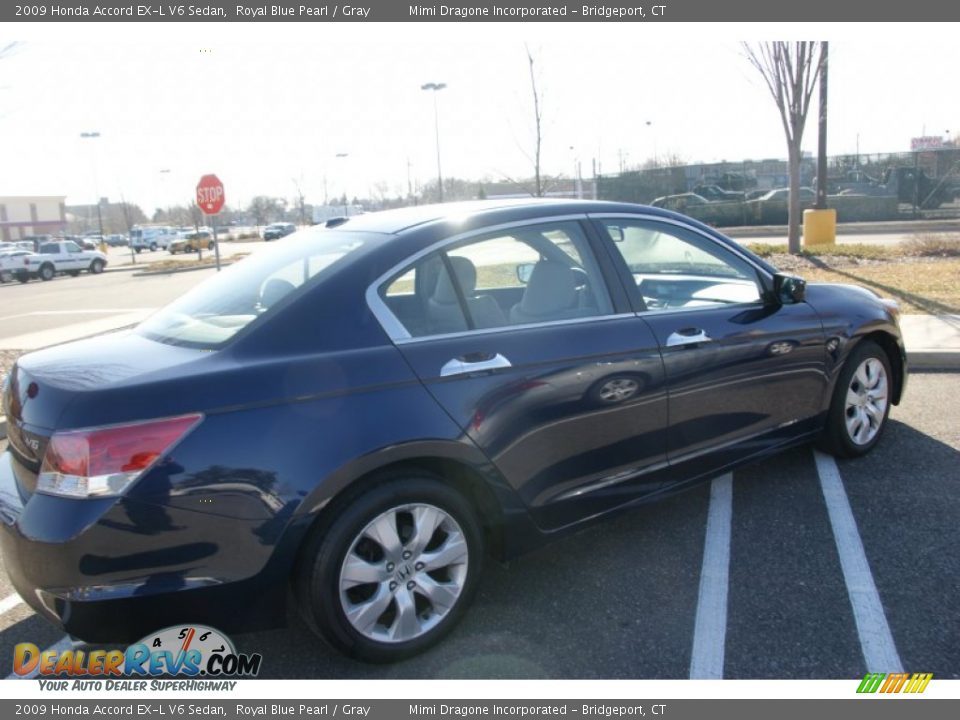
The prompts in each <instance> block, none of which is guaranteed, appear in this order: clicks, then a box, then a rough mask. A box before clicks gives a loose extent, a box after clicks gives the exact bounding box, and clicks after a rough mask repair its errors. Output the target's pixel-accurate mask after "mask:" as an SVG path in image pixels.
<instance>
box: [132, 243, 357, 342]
mask: <svg viewBox="0 0 960 720" xmlns="http://www.w3.org/2000/svg"><path fill="white" fill-rule="evenodd" d="M302 235H303V236H304V237H303V240H302V241H301V242H298V243H293V244H278V245H271V246H269V247H265V248H263V249H261V250H258V251H257V252H256V253H255V254H253V255H251V256H250V257H248V258H245V259H244V260H242V261H240V262H238V263H235V264H233V265H231V266H230V267H228V268H227V269H226V270H224V271H223V272H221V273H218V274H217V275H215V276H213V277H211V278H209V279H208V280H205V281H204V282H202V283H201V284H200V285H198V286H196V287H195V288H194V289H193V290H191V291H190V292H188V293H187V294H186V295H184V296H183V297H181V298H180V299H179V300H176V301H175V302H173V303H171V304H170V305H167V306H166V307H165V308H163V309H162V310H160V311H159V312H157V313H155V314H154V315H152V316H150V317H149V318H147V319H146V320H145V321H144V322H142V323H141V324H140V325H139V326H137V330H136V332H137V333H139V334H140V335H143V336H144V337H147V338H150V339H151V340H156V341H158V342H162V343H167V344H169V345H183V346H186V347H195V348H201V349H215V348H218V347H220V346H222V345H223V344H224V343H226V342H227V341H229V340H230V339H231V338H232V337H233V336H234V335H236V334H237V333H238V332H239V331H240V330H242V329H243V328H245V327H247V326H248V325H250V324H251V323H253V322H256V321H257V320H258V319H260V318H262V317H264V316H266V315H269V314H270V313H271V312H274V311H275V309H276V308H277V307H279V306H280V305H281V303H282V301H283V300H284V299H285V298H286V297H287V296H289V295H292V294H293V293H296V292H298V291H299V290H300V289H301V288H303V287H305V286H306V285H308V284H313V283H316V282H319V281H320V280H321V278H322V277H324V276H326V275H328V274H329V273H331V272H334V271H335V269H336V267H337V265H339V264H340V263H341V261H343V260H344V258H346V257H347V256H349V255H351V254H353V253H356V252H357V251H358V250H360V248H362V247H364V246H365V245H366V244H367V243H368V242H370V241H371V239H372V238H373V237H375V236H372V235H362V234H360V233H337V232H333V231H330V230H324V229H321V228H316V229H311V230H306V231H304V232H303V233H302Z"/></svg>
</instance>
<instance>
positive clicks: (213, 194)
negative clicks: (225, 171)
mask: <svg viewBox="0 0 960 720" xmlns="http://www.w3.org/2000/svg"><path fill="white" fill-rule="evenodd" d="M225 199H226V196H225V195H224V194H223V183H222V182H220V178H218V177H217V176H216V175H204V176H203V177H202V178H200V182H198V183H197V207H199V208H200V210H201V211H203V214H204V215H216V214H217V213H218V212H220V211H221V210H222V209H223V203H224V200H225Z"/></svg>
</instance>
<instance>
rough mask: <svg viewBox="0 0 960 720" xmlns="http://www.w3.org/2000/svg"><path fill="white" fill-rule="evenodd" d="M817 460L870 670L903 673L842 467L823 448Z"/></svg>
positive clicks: (835, 538)
mask: <svg viewBox="0 0 960 720" xmlns="http://www.w3.org/2000/svg"><path fill="white" fill-rule="evenodd" d="M814 460H815V461H816V464H817V474H818V475H819V476H820V487H821V489H822V490H823V497H824V499H825V500H826V502H827V512H828V513H829V515H830V525H831V526H832V527H833V537H834V540H836V543H837V553H838V554H839V555H840V568H841V569H842V570H843V579H844V581H845V582H846V583H847V594H848V595H849V596H850V605H851V606H852V607H853V619H854V621H855V622H856V624H857V634H858V635H859V636H860V648H861V649H862V651H863V659H864V661H865V662H866V664H867V672H871V673H874V672H886V673H898V672H903V665H902V664H901V662H900V655H899V653H898V652H897V646H896V645H895V644H894V642H893V635H892V634H891V632H890V626H889V625H888V624H887V616H886V615H885V614H884V612H883V604H882V603H881V602H880V594H879V593H878V592H877V586H876V584H875V583H874V581H873V574H872V573H871V572H870V564H869V563H868V562H867V555H866V553H865V552H864V550H863V541H862V540H861V539H860V533H859V531H858V530H857V521H856V520H855V519H854V517H853V510H851V509H850V500H849V499H848V498H847V492H846V490H844V488H843V479H842V478H841V477H840V469H839V468H838V467H837V463H836V461H834V459H833V458H832V457H830V456H829V455H825V454H824V453H822V452H820V451H819V450H815V451H814Z"/></svg>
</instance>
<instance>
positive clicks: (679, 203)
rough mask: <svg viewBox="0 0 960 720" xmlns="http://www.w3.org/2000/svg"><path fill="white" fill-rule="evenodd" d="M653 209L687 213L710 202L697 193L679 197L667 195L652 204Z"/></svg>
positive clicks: (683, 194) (682, 194) (681, 194)
mask: <svg viewBox="0 0 960 720" xmlns="http://www.w3.org/2000/svg"><path fill="white" fill-rule="evenodd" d="M650 204H651V205H652V206H653V207H659V208H666V209H667V210H676V211H677V212H681V213H685V212H687V211H688V209H689V208H692V207H696V206H698V205H709V204H710V201H709V200H707V199H706V198H705V197H701V196H700V195H697V194H696V193H680V194H679V195H665V196H663V197H658V198H657V199H656V200H654V201H653V202H652V203H650Z"/></svg>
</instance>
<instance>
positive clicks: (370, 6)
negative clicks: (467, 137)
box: [0, 0, 960, 22]
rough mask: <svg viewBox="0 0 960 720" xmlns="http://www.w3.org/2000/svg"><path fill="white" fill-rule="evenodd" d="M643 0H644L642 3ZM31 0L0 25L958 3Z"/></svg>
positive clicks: (909, 9) (844, 18) (845, 14)
mask: <svg viewBox="0 0 960 720" xmlns="http://www.w3.org/2000/svg"><path fill="white" fill-rule="evenodd" d="M641 1H644V0H641ZM651 2H652V3H654V4H637V3H632V2H617V0H611V1H610V2H595V1H593V0H587V1H586V2H555V1H554V0H540V1H539V2H538V1H537V0H448V1H447V2H443V3H434V2H429V1H428V2H422V3H418V2H409V1H408V0H358V1H357V3H356V4H344V3H331V2H326V1H325V0H298V1H292V0H270V2H256V1H254V0H230V1H229V2H228V1H227V0H208V1H207V2H202V3H194V4H181V2H179V1H178V0H172V2H171V1H168V0H164V1H163V2H159V1H158V0H137V2H128V1H125V0H100V1H99V2H97V1H95V0H62V1H56V2H51V1H50V0H36V1H35V2H30V1H29V0H28V1H27V2H24V3H22V4H21V3H16V4H10V5H7V4H4V5H3V7H0V22H17V21H22V22H38V21H39V22H103V21H120V22H131V21H135V22H191V21H192V22H264V21H270V22H303V21H313V22H404V21H409V22H531V21H535V22H570V21H573V22H582V21H587V22H910V21H917V22H944V21H956V20H958V19H960V3H944V2H942V1H941V0H912V2H903V1H902V0H900V1H896V0H845V1H844V2H841V3H838V2H836V0H806V2H802V3H799V2H798V3H775V2H770V0H651Z"/></svg>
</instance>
